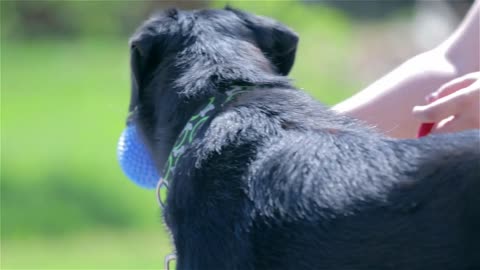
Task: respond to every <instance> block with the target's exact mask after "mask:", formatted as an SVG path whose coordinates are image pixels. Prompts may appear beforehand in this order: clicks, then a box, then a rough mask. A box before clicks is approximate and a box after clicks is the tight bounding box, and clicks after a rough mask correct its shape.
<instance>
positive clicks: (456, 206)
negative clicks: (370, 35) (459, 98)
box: [129, 8, 480, 270]
mask: <svg viewBox="0 0 480 270" xmlns="http://www.w3.org/2000/svg"><path fill="white" fill-rule="evenodd" d="M297 42H298V37H297V35H296V34H295V33H294V32H293V31H292V30H290V29H288V28H287V27H285V26H283V25H281V24H279V23H278V22H276V21H274V20H271V19H268V18H264V17H259V16H255V15H252V14H249V13H246V12H242V11H239V10H234V9H230V8H227V9H225V10H198V11H189V12H186V11H178V10H169V11H166V12H164V13H162V14H158V15H156V16H155V17H153V18H151V19H150V20H148V21H146V22H145V23H144V24H143V25H142V26H141V27H140V28H139V30H138V31H137V32H136V34H135V35H134V36H133V37H132V39H131V64H132V66H131V68H132V99H131V104H130V112H131V114H130V117H129V121H131V122H134V123H136V124H137V125H138V127H139V128H140V130H141V132H142V134H143V139H144V140H145V142H146V143H147V144H148V146H149V149H150V150H151V152H152V153H153V155H154V157H155V159H156V160H155V161H156V163H157V167H158V168H159V170H162V169H163V165H164V164H165V161H166V159H167V157H168V155H169V153H170V151H171V149H172V145H173V144H174V142H175V140H176V138H177V136H178V134H179V133H180V131H181V130H182V128H183V127H184V126H185V124H186V123H187V121H188V119H189V118H190V117H191V116H192V115H193V114H194V113H195V112H196V111H198V110H199V109H201V108H202V106H205V104H206V102H207V100H208V98H209V97H211V96H212V95H221V94H222V93H224V92H225V91H226V90H228V89H230V88H231V87H232V86H234V85H243V86H249V87H250V88H249V89H250V91H249V92H248V93H244V94H241V95H240V96H239V97H238V98H237V99H236V100H235V101H233V102H231V103H229V104H228V106H226V107H225V108H222V109H219V110H218V111H217V112H216V116H215V117H214V118H213V119H212V120H211V122H210V123H209V125H207V126H205V128H204V129H203V130H202V132H201V134H200V135H199V136H197V138H195V140H194V141H193V143H192V144H191V145H190V147H189V148H188V149H187V152H186V154H185V155H184V157H183V158H182V159H181V160H180V161H179V162H180V163H179V164H178V165H177V168H176V170H175V174H174V177H173V182H172V183H171V186H170V188H169V195H168V201H167V207H166V209H165V212H164V217H165V221H166V224H167V226H168V227H169V229H170V231H171V233H172V237H173V242H174V245H175V248H176V252H177V255H178V264H177V268H178V269H188V270H195V269H208V270H212V269H230V270H233V269H242V270H244V269H262V270H264V269H322V270H327V269H332V270H333V269H336V270H348V269H357V270H372V269H395V270H401V269H408V270H415V269H419V270H425V269H472V270H473V269H480V256H479V254H480V253H479V252H480V163H479V162H480V150H479V146H480V139H479V132H478V130H476V131H469V132H463V133H457V134H450V135H441V136H429V137H426V138H423V139H419V140H393V139H390V138H386V137H384V136H382V135H381V134H379V133H377V132H375V131H374V130H373V129H371V128H369V127H368V126H366V125H364V124H362V123H360V122H358V121H356V120H354V119H351V118H348V117H345V116H340V115H338V114H336V113H334V112H332V111H331V110H329V109H328V108H327V107H325V106H323V105H321V104H320V103H318V102H317V101H315V100H314V99H312V98H311V97H310V96H308V95H307V94H305V93H303V92H301V91H299V90H297V89H296V88H294V87H293V86H292V85H291V83H290V81H289V80H288V79H287V78H286V77H285V75H287V74H288V72H289V71H290V69H291V67H292V65H293V62H294V58H295V50H296V46H297Z"/></svg>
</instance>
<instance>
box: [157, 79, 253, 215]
mask: <svg viewBox="0 0 480 270" xmlns="http://www.w3.org/2000/svg"><path fill="white" fill-rule="evenodd" d="M247 91H248V87H247V86H234V87H232V89H230V90H228V91H226V92H225V94H224V95H219V96H213V97H211V98H210V99H209V102H208V104H207V105H206V106H205V107H203V108H202V109H201V110H200V111H199V112H198V113H197V114H195V115H193V116H192V117H191V118H190V120H189V121H188V122H187V124H186V125H185V127H184V128H183V130H182V132H180V135H179V136H178V138H177V140H176V141H175V144H174V146H173V148H172V151H170V154H169V156H168V159H167V162H166V164H165V167H164V170H163V173H164V176H163V177H160V178H159V180H158V182H157V187H156V194H157V201H158V204H159V205H160V206H161V207H162V208H164V207H165V200H166V197H167V191H168V186H169V183H171V182H172V181H173V178H172V177H173V174H174V172H175V167H176V165H177V163H178V161H179V160H180V158H181V157H182V155H183V154H184V153H185V150H186V149H187V148H188V146H189V145H190V144H191V143H192V142H193V140H194V139H195V137H196V135H197V133H198V131H199V130H200V129H201V127H202V126H203V125H204V124H205V123H207V122H208V120H209V119H210V118H211V117H212V116H213V115H214V114H215V112H216V111H217V110H216V109H217V108H223V107H224V106H225V104H227V103H228V102H230V101H231V100H233V99H234V97H235V96H236V95H238V94H240V93H244V92H247Z"/></svg>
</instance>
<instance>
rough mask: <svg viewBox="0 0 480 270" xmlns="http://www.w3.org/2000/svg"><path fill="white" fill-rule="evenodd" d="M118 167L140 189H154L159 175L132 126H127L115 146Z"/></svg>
mask: <svg viewBox="0 0 480 270" xmlns="http://www.w3.org/2000/svg"><path fill="white" fill-rule="evenodd" d="M117 156H118V162H119V163H120V167H121V168H122V170H123V172H124V173H125V175H126V176H127V177H128V178H129V179H130V180H132V182H134V183H135V184H137V185H138V186H140V187H142V188H148V189H154V188H155V187H156V184H157V182H158V180H159V179H160V173H159V172H158V171H157V169H156V168H155V165H154V162H153V159H152V157H151V156H150V153H149V151H148V150H147V148H146V146H145V144H144V143H143V142H142V140H141V139H140V136H139V134H138V131H137V129H136V128H135V126H134V125H128V126H127V127H126V128H125V130H124V131H123V132H122V135H121V136H120V140H119V141H118V146H117Z"/></svg>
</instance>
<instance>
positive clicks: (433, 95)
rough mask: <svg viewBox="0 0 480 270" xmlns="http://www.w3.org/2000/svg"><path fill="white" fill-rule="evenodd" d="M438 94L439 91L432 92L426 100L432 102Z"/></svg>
mask: <svg viewBox="0 0 480 270" xmlns="http://www.w3.org/2000/svg"><path fill="white" fill-rule="evenodd" d="M437 96H438V95H437V93H432V94H430V95H428V96H426V97H425V101H426V102H427V103H432V102H434V101H435V100H436V99H437Z"/></svg>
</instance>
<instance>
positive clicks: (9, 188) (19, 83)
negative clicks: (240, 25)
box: [0, 2, 356, 269]
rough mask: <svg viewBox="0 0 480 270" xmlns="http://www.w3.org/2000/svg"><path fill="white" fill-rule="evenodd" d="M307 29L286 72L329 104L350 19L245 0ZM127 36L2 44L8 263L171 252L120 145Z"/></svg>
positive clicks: (58, 264)
mask: <svg viewBox="0 0 480 270" xmlns="http://www.w3.org/2000/svg"><path fill="white" fill-rule="evenodd" d="M215 5H216V6H221V7H223V6H224V4H223V3H216V4H215ZM235 7H238V8H243V9H245V10H249V11H252V12H255V13H257V14H263V15H266V16H271V17H274V18H277V19H279V20H281V21H282V22H284V23H285V24H287V25H289V26H290V27H292V28H293V29H294V30H296V31H297V32H298V33H299V35H300V44H299V48H298V56H297V60H296V64H295V66H294V69H293V71H292V74H291V77H292V78H293V79H294V80H295V84H296V85H297V86H299V87H301V88H304V89H306V91H307V92H309V93H311V94H312V95H313V96H314V97H316V98H318V99H320V100H321V101H322V102H324V103H327V104H333V103H335V102H337V101H339V100H341V99H343V98H345V97H347V96H349V95H350V94H351V93H352V91H353V90H355V89H354V87H355V84H356V83H355V82H354V81H351V80H349V79H347V78H345V75H344V72H343V69H344V68H345V61H347V57H348V54H349V44H350V42H351V41H350V40H349V31H350V28H349V26H350V23H349V21H348V20H347V19H346V18H344V17H343V16H342V15H341V14H339V13H336V12H332V11H330V10H327V9H323V8H318V7H310V6H304V5H300V4H298V3H296V4H295V3H293V2H285V3H282V4H276V3H274V2H239V3H236V4H235ZM128 56H129V52H128V44H127V38H123V39H118V38H111V37H107V38H102V39H99V38H96V39H93V38H88V37H87V38H81V39H63V40H9V39H3V38H2V40H1V59H0V60H1V81H0V85H1V161H2V162H1V163H2V164H1V172H0V173H1V238H2V241H1V253H2V254H1V257H2V258H1V259H2V260H1V268H2V269H10V268H17V269H20V268H23V269H25V268H36V269H39V268H43V269H52V268H76V269H78V268H83V269H93V268H97V269H98V268H111V269H120V268H121V269H125V268H137V269H139V268H141V269H146V268H154V267H156V268H158V267H159V266H160V265H162V261H163V256H164V255H165V254H167V253H169V252H170V251H171V249H172V248H171V247H170V246H169V244H168V238H167V236H166V234H165V232H164V228H163V225H161V224H162V222H161V215H160V211H159V210H158V208H157V206H156V203H155V198H154V192H152V191H147V190H142V189H140V188H137V187H136V186H134V185H133V184H132V183H130V182H129V181H128V180H127V179H126V178H125V176H123V174H122V173H121V171H120V169H119V166H118V164H117V160H116V156H115V151H116V143H117V139H118V137H119V135H120V133H121V131H122V130H123V128H124V122H125V116H126V113H127V105H128V99H129V86H130V80H129V68H128V67H129V64H128V61H129V60H128Z"/></svg>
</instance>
